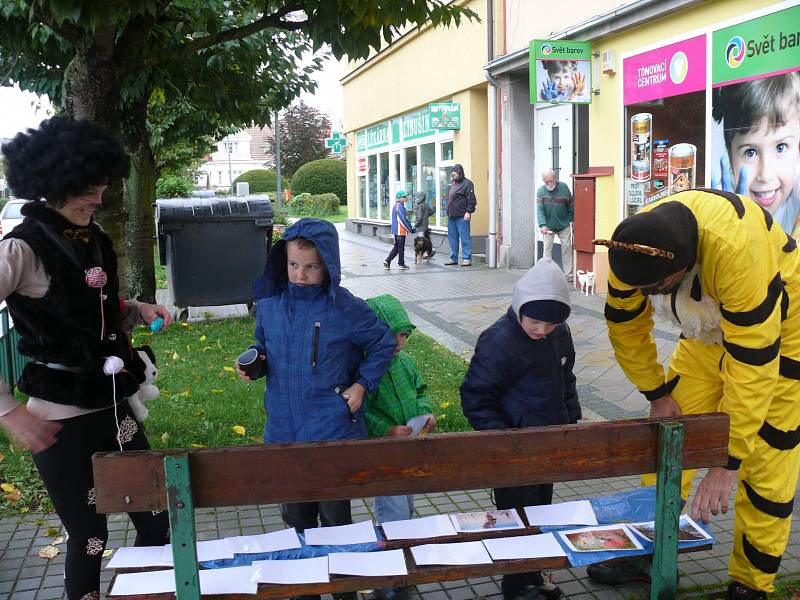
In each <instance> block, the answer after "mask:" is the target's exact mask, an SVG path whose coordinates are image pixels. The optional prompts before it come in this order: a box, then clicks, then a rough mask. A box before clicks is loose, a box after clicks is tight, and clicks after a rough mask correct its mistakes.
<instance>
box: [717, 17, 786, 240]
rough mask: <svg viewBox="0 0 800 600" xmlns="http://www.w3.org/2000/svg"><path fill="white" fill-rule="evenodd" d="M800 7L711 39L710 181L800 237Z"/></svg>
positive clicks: (720, 33)
mask: <svg viewBox="0 0 800 600" xmlns="http://www.w3.org/2000/svg"><path fill="white" fill-rule="evenodd" d="M798 23H800V6H794V7H790V8H787V9H784V10H780V11H777V12H774V13H771V14H768V15H765V16H762V17H759V18H757V19H752V20H749V21H745V22H742V23H739V24H737V25H733V26H731V27H726V28H724V29H720V30H717V31H715V32H714V33H713V37H712V44H711V46H712V82H713V83H712V85H713V89H712V118H713V124H712V141H711V149H712V151H711V161H712V163H711V185H712V186H713V187H716V188H721V189H726V190H729V191H734V192H736V193H739V194H743V195H746V196H749V197H750V198H752V199H753V200H755V201H756V202H758V203H759V204H761V206H763V207H764V208H765V209H766V210H767V211H769V212H770V213H771V214H772V216H773V218H774V219H775V221H776V222H778V223H779V224H780V225H781V227H783V229H784V230H785V231H787V232H788V233H790V234H792V235H793V236H794V237H800V183H799V182H800V64H799V63H800V60H798V56H800V31H799V30H798V27H797V24H798Z"/></svg>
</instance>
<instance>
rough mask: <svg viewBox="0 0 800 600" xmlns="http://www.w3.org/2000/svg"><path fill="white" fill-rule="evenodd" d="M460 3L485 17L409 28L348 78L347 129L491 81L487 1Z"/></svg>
mask: <svg viewBox="0 0 800 600" xmlns="http://www.w3.org/2000/svg"><path fill="white" fill-rule="evenodd" d="M460 4H463V5H464V6H466V7H468V8H469V9H471V10H473V11H474V12H476V13H477V14H478V15H479V16H480V18H481V21H482V22H480V23H478V22H477V21H472V22H470V21H468V20H466V19H464V20H462V22H461V25H460V26H459V27H458V28H456V27H455V26H452V27H448V28H437V29H433V28H432V27H426V28H425V29H423V30H422V31H420V32H412V33H409V34H407V35H406V36H404V37H403V38H402V39H401V40H399V41H398V42H396V43H395V45H394V46H392V47H390V48H388V49H386V50H383V51H382V52H381V54H379V55H378V56H375V57H373V58H371V59H370V60H369V62H367V63H366V64H364V65H362V66H360V67H358V68H356V69H355V70H354V71H352V72H350V73H348V74H347V75H346V76H345V77H344V78H343V79H342V94H343V99H344V118H343V121H344V129H345V131H354V130H357V129H363V128H364V127H368V126H370V125H374V124H375V123H379V122H380V121H385V120H386V119H387V118H389V117H391V116H396V115H399V114H401V113H405V112H409V111H412V110H414V108H416V107H419V106H422V105H424V104H427V103H428V102H436V101H437V100H443V99H447V98H449V97H450V96H451V95H452V94H454V93H456V92H459V91H461V90H466V89H469V88H471V87H474V86H476V85H485V84H486V78H485V76H484V74H483V67H484V65H485V64H486V61H487V53H486V0H471V1H469V2H462V3H460ZM495 4H496V5H497V4H499V2H495ZM495 12H497V11H495Z"/></svg>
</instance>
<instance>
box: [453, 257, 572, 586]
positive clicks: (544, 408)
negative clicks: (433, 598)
mask: <svg viewBox="0 0 800 600" xmlns="http://www.w3.org/2000/svg"><path fill="white" fill-rule="evenodd" d="M570 310H571V308H570V300H569V287H568V286H567V282H566V279H565V278H564V273H563V272H562V271H561V269H560V268H559V267H558V266H557V265H556V264H555V263H554V262H553V261H552V260H551V259H549V258H543V259H541V260H540V261H539V262H537V263H536V265H535V266H534V267H533V268H532V269H531V270H529V271H528V272H527V273H526V274H525V275H523V276H522V278H521V279H520V280H519V281H518V282H517V284H516V285H515V286H514V298H513V301H512V303H511V307H510V308H509V309H508V312H507V313H506V314H505V315H503V316H502V317H500V319H498V320H497V321H496V322H495V323H494V324H493V325H492V326H491V327H489V329H487V330H486V331H484V332H483V333H482V334H481V335H480V337H479V338H478V343H477V345H476V346H475V355H474V356H473V357H472V362H471V363H470V366H469V370H468V371H467V375H466V377H465V379H464V383H463V384H462V385H461V404H462V407H463V410H464V414H465V415H466V417H467V419H469V422H470V424H471V425H472V427H474V428H475V429H477V430H485V429H514V428H518V427H540V426H543V425H563V424H566V423H575V422H577V421H578V419H580V418H581V406H580V404H579V403H578V394H577V391H576V388H575V375H574V374H573V372H572V369H573V366H574V365H575V348H574V346H573V344H572V335H571V334H570V331H569V327H568V326H567V324H566V323H565V321H566V320H567V317H569V313H570ZM494 498H495V504H496V505H497V508H498V509H506V508H516V509H517V510H518V511H520V512H521V511H522V510H523V509H524V507H525V506H536V505H540V504H550V503H551V502H552V500H553V486H552V484H539V485H526V486H520V487H512V488H497V489H495V490H494ZM502 590H503V598H504V599H505V600H517V599H524V600H537V599H541V598H558V597H559V596H561V590H560V589H559V588H558V587H557V586H555V585H553V584H552V583H547V582H545V581H544V578H543V577H542V574H541V573H539V572H532V573H519V574H513V575H504V576H503V583H502Z"/></svg>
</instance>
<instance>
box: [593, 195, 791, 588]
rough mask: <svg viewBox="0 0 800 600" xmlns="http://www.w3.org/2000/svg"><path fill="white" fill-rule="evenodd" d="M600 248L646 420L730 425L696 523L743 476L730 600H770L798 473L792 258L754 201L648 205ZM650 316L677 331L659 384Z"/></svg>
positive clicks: (722, 506) (619, 342) (617, 342)
mask: <svg viewBox="0 0 800 600" xmlns="http://www.w3.org/2000/svg"><path fill="white" fill-rule="evenodd" d="M596 243H598V244H602V245H606V246H609V266H610V271H611V272H610V274H609V290H608V299H607V303H606V309H605V316H606V320H607V322H608V328H609V336H610V338H611V343H612V345H613V347H614V352H615V354H616V357H617V360H618V361H619V363H620V365H621V366H622V369H623V370H624V371H625V374H626V375H627V376H628V378H629V379H630V380H631V381H632V382H633V383H634V385H636V387H637V388H638V389H639V390H640V391H641V392H642V393H643V394H644V395H645V396H646V397H647V399H648V400H650V402H651V407H650V416H652V417H657V416H670V415H679V414H683V413H686V414H693V413H704V412H714V411H722V412H725V413H727V414H728V415H729V416H730V421H731V429H730V444H729V452H728V453H729V459H728V464H727V466H726V467H724V468H722V467H718V468H712V469H709V471H708V473H707V475H706V476H705V477H703V479H702V480H701V482H700V483H699V485H698V487H697V491H696V492H695V496H694V499H693V501H692V504H691V513H692V516H693V517H695V518H697V517H698V516H699V517H700V518H702V519H703V520H704V521H708V520H709V518H710V515H709V513H710V514H714V515H716V514H718V513H719V512H720V511H722V512H726V511H727V509H728V497H729V495H730V492H731V490H732V489H733V486H734V485H735V484H736V482H737V478H738V488H737V492H736V500H735V508H736V513H735V517H734V548H733V553H732V555H731V559H730V562H729V566H728V572H729V575H730V577H731V579H732V580H733V582H732V583H731V584H730V585H729V587H728V597H729V598H742V599H747V598H766V597H767V596H766V593H767V592H770V591H772V590H773V580H774V579H775V574H776V572H777V570H778V567H779V565H780V560H781V555H782V554H783V551H784V550H785V548H786V543H787V540H788V537H789V530H790V526H791V515H792V506H793V501H794V494H795V489H796V487H797V476H798V468H799V467H800V451H799V450H798V442H800V251H798V250H797V245H796V243H795V241H794V240H793V239H792V238H791V237H790V236H788V235H787V234H786V233H785V232H784V231H783V230H782V229H781V227H780V226H779V225H778V224H777V223H773V221H772V217H771V215H770V214H769V213H767V212H766V211H764V210H763V209H762V208H761V207H760V206H759V205H758V204H756V203H755V202H753V201H751V200H749V199H747V198H743V197H740V196H737V195H735V194H732V193H729V192H720V191H716V190H689V191H686V192H681V193H679V194H676V195H673V196H670V197H668V198H666V199H664V200H662V201H660V202H656V203H654V204H653V205H651V206H648V207H646V208H645V209H644V210H643V211H642V212H640V213H638V214H636V215H634V216H632V217H629V218H627V219H625V220H624V221H622V223H620V224H619V226H618V227H617V229H616V230H615V231H614V234H613V236H612V239H611V240H608V241H603V240H597V241H596ZM654 311H657V312H659V314H663V315H664V316H666V317H668V318H670V319H671V320H672V321H673V322H674V323H675V324H676V325H678V326H679V327H680V328H681V330H682V334H683V335H682V336H681V339H680V341H679V342H678V344H677V346H676V348H675V351H674V353H673V355H672V358H671V360H670V364H669V367H668V369H667V372H666V374H665V373H664V369H663V367H662V366H661V364H660V363H659V361H658V356H657V352H656V345H655V342H654V340H653V337H652V335H651V332H652V329H653V314H654ZM685 475H688V476H687V477H684V487H683V492H684V497H687V498H688V494H689V491H690V486H691V475H693V473H692V474H685ZM591 571H592V570H590V575H592V576H593V578H596V579H600V580H602V579H603V575H608V572H605V573H604V572H603V569H602V568H600V569H599V571H598V569H597V568H595V569H594V571H595V572H594V573H592V572H591ZM598 573H599V575H600V577H595V575H598ZM606 578H607V577H606Z"/></svg>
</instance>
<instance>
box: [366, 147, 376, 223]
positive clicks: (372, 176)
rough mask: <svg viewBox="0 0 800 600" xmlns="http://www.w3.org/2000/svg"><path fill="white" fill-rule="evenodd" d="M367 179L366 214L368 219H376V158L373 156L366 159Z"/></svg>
mask: <svg viewBox="0 0 800 600" xmlns="http://www.w3.org/2000/svg"><path fill="white" fill-rule="evenodd" d="M367 161H368V165H369V167H368V169H367V179H368V181H369V185H368V187H367V190H368V191H367V212H366V217H367V218H368V219H376V218H378V157H377V155H375V154H373V155H372V156H370V157H369V158H368V159H367Z"/></svg>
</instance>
